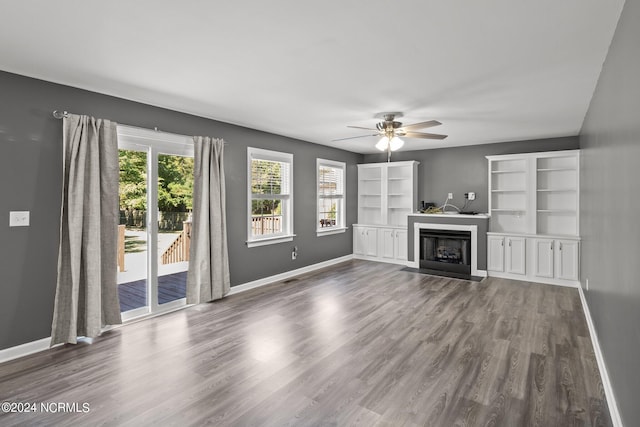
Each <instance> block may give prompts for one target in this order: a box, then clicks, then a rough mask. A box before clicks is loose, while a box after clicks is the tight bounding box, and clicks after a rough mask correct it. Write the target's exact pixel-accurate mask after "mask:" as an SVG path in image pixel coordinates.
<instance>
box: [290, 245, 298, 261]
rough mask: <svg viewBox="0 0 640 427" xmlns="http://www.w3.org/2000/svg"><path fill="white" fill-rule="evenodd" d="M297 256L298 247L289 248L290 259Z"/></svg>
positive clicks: (294, 258) (293, 259)
mask: <svg viewBox="0 0 640 427" xmlns="http://www.w3.org/2000/svg"><path fill="white" fill-rule="evenodd" d="M297 258H298V247H297V246H294V247H293V249H291V260H292V261H295V260H296V259H297Z"/></svg>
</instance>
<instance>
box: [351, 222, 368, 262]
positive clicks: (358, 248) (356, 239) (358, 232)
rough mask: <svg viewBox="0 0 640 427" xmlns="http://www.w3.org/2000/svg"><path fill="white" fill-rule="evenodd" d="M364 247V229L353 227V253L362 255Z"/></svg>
mask: <svg viewBox="0 0 640 427" xmlns="http://www.w3.org/2000/svg"><path fill="white" fill-rule="evenodd" d="M366 247H367V241H366V229H365V228H364V227H353V253H354V254H356V255H364V254H365V252H366V251H365V248H366Z"/></svg>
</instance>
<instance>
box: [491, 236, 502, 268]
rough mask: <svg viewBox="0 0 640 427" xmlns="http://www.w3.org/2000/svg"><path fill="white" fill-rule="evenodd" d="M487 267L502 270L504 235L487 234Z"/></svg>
mask: <svg viewBox="0 0 640 427" xmlns="http://www.w3.org/2000/svg"><path fill="white" fill-rule="evenodd" d="M487 245H488V248H487V251H488V253H487V258H488V259H487V261H488V262H487V264H488V265H487V268H488V269H489V270H490V271H504V237H502V236H487Z"/></svg>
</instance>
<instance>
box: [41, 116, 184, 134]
mask: <svg viewBox="0 0 640 427" xmlns="http://www.w3.org/2000/svg"><path fill="white" fill-rule="evenodd" d="M69 114H71V113H69V112H68V111H59V110H53V117H55V118H56V119H58V120H61V119H66V118H67V117H69ZM118 124H119V125H122V126H127V127H130V128H136V129H143V130H155V131H156V132H164V131H161V130H159V129H158V127H157V126H156V127H154V128H153V129H148V128H143V127H140V126H131V125H125V124H123V123H118ZM165 133H172V132H165ZM176 135H177V134H176Z"/></svg>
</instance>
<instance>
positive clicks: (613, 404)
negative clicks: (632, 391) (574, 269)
mask: <svg viewBox="0 0 640 427" xmlns="http://www.w3.org/2000/svg"><path fill="white" fill-rule="evenodd" d="M578 293H580V301H582V310H583V311H584V316H585V318H586V319H587V326H588V327H589V335H591V342H592V343H593V350H594V352H595V354H596V361H597V362H598V369H599V370H600V376H601V377H602V386H603V387H604V394H605V396H606V397H607V404H608V405H609V414H610V415H611V421H612V422H613V426H614V427H623V426H622V418H621V417H620V411H619V410H618V402H617V401H616V398H615V396H614V394H613V387H611V381H610V380H609V372H608V371H607V366H606V365H605V363H604V355H603V354H602V349H601V348H600V341H598V334H597V333H596V329H595V327H594V324H593V319H592V318H591V312H590V311H589V306H588V305H587V299H586V298H585V296H584V291H583V290H582V286H578Z"/></svg>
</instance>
